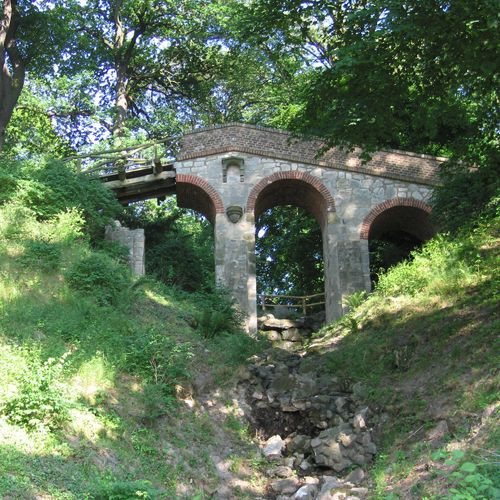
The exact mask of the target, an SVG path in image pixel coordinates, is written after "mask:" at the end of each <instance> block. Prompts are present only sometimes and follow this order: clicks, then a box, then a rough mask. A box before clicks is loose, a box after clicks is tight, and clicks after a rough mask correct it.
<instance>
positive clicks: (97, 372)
mask: <svg viewBox="0 0 500 500" xmlns="http://www.w3.org/2000/svg"><path fill="white" fill-rule="evenodd" d="M113 376H114V370H113V369H112V368H111V367H110V366H109V365H108V364H107V363H106V360H105V359H104V355H103V354H102V353H100V352H97V353H96V354H95V355H94V357H93V358H92V359H90V360H89V361H86V362H84V363H83V364H82V365H81V366H80V369H79V370H78V372H77V374H76V375H75V376H74V377H73V380H72V381H71V386H72V387H73V388H74V392H75V393H77V394H80V395H81V396H83V397H84V398H85V399H86V400H88V401H90V402H91V403H92V404H95V402H96V401H95V396H96V394H97V393H98V392H100V391H102V390H106V389H108V388H109V387H111V386H112V385H113V382H112V380H113Z"/></svg>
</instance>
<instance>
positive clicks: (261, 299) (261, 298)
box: [257, 292, 325, 316]
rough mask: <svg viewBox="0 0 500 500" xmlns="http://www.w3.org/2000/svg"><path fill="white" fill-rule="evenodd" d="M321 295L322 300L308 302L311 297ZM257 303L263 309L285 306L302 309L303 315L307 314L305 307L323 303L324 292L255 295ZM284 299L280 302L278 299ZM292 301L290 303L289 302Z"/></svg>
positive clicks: (316, 297) (315, 297)
mask: <svg viewBox="0 0 500 500" xmlns="http://www.w3.org/2000/svg"><path fill="white" fill-rule="evenodd" d="M319 297H323V300H320V301H316V302H309V301H310V300H312V299H318V298H319ZM257 298H258V305H259V306H260V307H261V308H262V310H263V311H266V310H267V309H268V308H276V307H287V308H288V309H296V310H299V311H302V313H303V314H304V316H305V315H306V314H307V309H309V308H312V307H315V306H322V305H325V293H324V292H323V293H315V294H312V295H265V294H261V295H257ZM282 300H283V301H285V303H281V302H280V301H282ZM291 302H292V303H291Z"/></svg>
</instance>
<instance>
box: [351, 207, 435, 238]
mask: <svg viewBox="0 0 500 500" xmlns="http://www.w3.org/2000/svg"><path fill="white" fill-rule="evenodd" d="M405 207H406V208H410V210H412V211H413V212H415V213H416V211H417V210H418V211H421V212H424V213H425V216H428V215H429V214H430V213H431V211H432V208H431V207H430V206H429V205H428V204H427V203H424V202H423V201H421V200H416V199H415V198H393V199H391V200H386V201H384V202H382V203H379V204H378V205H377V206H376V207H374V208H372V209H371V210H370V212H369V213H368V215H367V216H366V217H365V218H364V220H363V223H362V224H361V231H360V238H361V239H363V240H367V239H368V238H369V236H370V230H371V229H372V226H373V223H374V222H375V220H376V219H377V218H378V217H379V216H381V215H382V214H384V213H385V214H390V212H387V211H388V210H389V211H390V210H394V209H404V208H405ZM426 219H427V217H426ZM426 224H427V226H428V227H426V228H424V234H425V237H424V238H422V239H423V240H424V239H428V238H430V237H431V236H432V234H430V233H433V232H435V231H434V229H433V228H432V225H431V224H430V223H429V222H428V221H427V222H426ZM408 229H409V230H410V231H409V232H411V230H414V228H408Z"/></svg>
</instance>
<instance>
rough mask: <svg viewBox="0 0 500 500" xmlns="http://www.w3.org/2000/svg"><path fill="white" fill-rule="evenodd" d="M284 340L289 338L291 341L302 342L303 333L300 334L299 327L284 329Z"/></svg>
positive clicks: (282, 335)
mask: <svg viewBox="0 0 500 500" xmlns="http://www.w3.org/2000/svg"><path fill="white" fill-rule="evenodd" d="M281 337H282V338H283V340H289V341H290V342H300V341H301V340H302V335H300V332H299V329H298V328H295V327H294V328H288V329H287V330H284V331H283V333H282V334H281Z"/></svg>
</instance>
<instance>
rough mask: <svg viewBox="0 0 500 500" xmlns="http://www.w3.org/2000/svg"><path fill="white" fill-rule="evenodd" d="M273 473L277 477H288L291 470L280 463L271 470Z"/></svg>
mask: <svg viewBox="0 0 500 500" xmlns="http://www.w3.org/2000/svg"><path fill="white" fill-rule="evenodd" d="M273 474H274V475H275V476H277V477H283V478H286V477H290V476H291V475H292V474H293V470H292V468H291V467H287V466H286V465H280V466H278V467H276V469H274V470H273Z"/></svg>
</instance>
